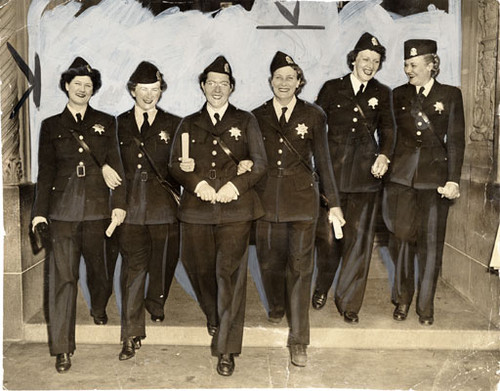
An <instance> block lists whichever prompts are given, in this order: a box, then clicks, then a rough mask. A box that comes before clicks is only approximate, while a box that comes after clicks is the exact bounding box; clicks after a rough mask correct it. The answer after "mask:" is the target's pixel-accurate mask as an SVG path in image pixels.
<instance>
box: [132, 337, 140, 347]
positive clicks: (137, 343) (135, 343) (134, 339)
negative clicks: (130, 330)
mask: <svg viewBox="0 0 500 391" xmlns="http://www.w3.org/2000/svg"><path fill="white" fill-rule="evenodd" d="M132 341H133V342H134V348H135V350H139V349H140V348H141V346H142V342H141V337H132Z"/></svg>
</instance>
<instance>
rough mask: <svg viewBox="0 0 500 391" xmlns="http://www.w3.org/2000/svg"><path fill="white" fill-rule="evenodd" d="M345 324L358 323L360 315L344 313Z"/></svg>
mask: <svg viewBox="0 0 500 391" xmlns="http://www.w3.org/2000/svg"><path fill="white" fill-rule="evenodd" d="M344 322H346V323H358V322H359V318H358V314H357V313H355V312H344Z"/></svg>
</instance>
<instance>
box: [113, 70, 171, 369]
mask: <svg viewBox="0 0 500 391" xmlns="http://www.w3.org/2000/svg"><path fill="white" fill-rule="evenodd" d="M127 87H128V90H129V92H130V94H131V95H132V97H133V98H134V100H135V105H134V107H133V108H132V109H131V110H128V111H126V112H125V113H123V114H121V115H120V116H119V117H118V139H119V143H120V151H121V157H122V160H123V166H124V169H125V178H126V184H127V204H128V207H127V217H126V219H125V221H124V224H123V225H122V226H121V227H120V228H119V243H120V252H121V254H122V256H123V264H122V273H121V282H122V285H121V286H122V332H121V340H122V343H123V347H122V351H121V352H120V355H119V359H120V360H127V359H129V358H131V357H133V356H134V355H135V349H137V348H139V347H140V346H141V339H142V338H145V337H146V327H145V319H144V315H145V312H144V309H145V308H146V309H147V310H148V312H149V313H150V314H151V320H153V321H157V322H161V321H163V319H164V317H165V315H164V311H163V307H164V304H165V300H166V299H167V296H168V292H169V290H170V285H171V283H172V279H173V277H174V272H175V266H176V265H177V260H178V256H179V225H178V223H177V203H176V201H175V200H174V198H173V196H172V194H171V193H170V191H169V189H168V184H164V185H163V186H162V184H161V183H160V179H162V180H163V179H166V180H167V182H168V183H169V184H170V185H172V187H173V188H172V189H171V191H177V192H178V191H179V185H178V184H176V183H175V182H174V181H173V179H172V178H171V177H170V175H169V171H168V159H169V157H170V147H171V145H172V140H173V137H174V133H175V129H176V128H177V125H178V124H179V121H180V118H178V117H176V116H174V115H172V114H169V113H167V112H165V111H163V110H162V109H161V108H159V107H157V103H158V101H159V100H160V98H161V94H162V92H163V91H165V89H166V88H167V84H166V83H165V80H164V78H163V75H162V73H161V72H160V71H159V70H158V68H157V67H156V66H155V65H154V64H151V63H150V62H146V61H143V62H141V63H140V64H139V66H138V67H137V68H136V70H135V71H134V72H133V73H132V75H131V76H130V80H129V81H128V84H127ZM153 166H154V167H153ZM158 175H159V176H160V178H159V177H157V176H158ZM147 273H149V285H148V290H147V294H146V299H144V288H145V284H146V274H147Z"/></svg>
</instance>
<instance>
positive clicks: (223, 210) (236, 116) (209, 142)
mask: <svg viewBox="0 0 500 391" xmlns="http://www.w3.org/2000/svg"><path fill="white" fill-rule="evenodd" d="M183 133H188V134H189V157H190V158H193V159H194V161H195V169H194V171H193V172H184V171H182V170H181V169H180V167H179V163H180V158H181V135H182V134H183ZM212 134H215V135H216V136H218V137H220V138H221V139H222V140H223V142H224V143H225V144H226V146H227V147H228V148H229V149H230V150H231V152H232V153H233V155H234V156H235V157H236V158H237V159H238V160H239V161H241V160H251V161H252V162H253V167H252V170H251V171H250V172H245V173H244V174H242V175H237V174H236V173H237V166H236V163H235V162H234V161H233V160H232V159H231V158H230V157H229V156H228V155H227V154H226V153H225V152H224V151H223V149H222V147H221V146H220V144H219V143H218V142H217V140H216V139H215V138H214V137H213V136H212ZM266 167H267V159H266V152H265V149H264V144H263V142H262V136H261V134H260V131H259V126H258V124H257V121H256V119H255V117H254V116H253V115H252V114H251V113H249V112H246V111H243V110H239V109H237V108H236V107H234V106H233V105H231V104H230V105H229V106H228V108H227V110H226V112H225V114H224V116H223V117H222V119H221V121H220V123H219V124H218V125H217V127H215V126H214V125H213V124H212V121H211V119H210V115H209V114H208V111H207V109H206V104H205V105H204V106H203V108H202V109H201V110H200V111H199V112H197V113H194V114H192V115H190V116H188V117H186V118H184V119H183V120H182V121H181V123H180V125H179V128H178V129H177V131H176V135H175V139H174V145H173V149H172V155H171V160H170V170H171V173H172V175H173V176H174V178H175V179H176V180H177V181H178V182H179V183H180V184H181V185H182V186H183V188H184V191H183V194H182V197H181V204H180V206H179V215H178V216H179V219H180V220H181V221H183V222H186V223H192V224H223V223H232V222H240V221H251V220H255V219H257V218H259V217H261V216H262V215H263V214H264V211H263V208H262V205H261V202H260V200H259V197H258V196H257V193H256V191H255V190H254V186H255V184H256V183H257V181H258V180H259V179H260V178H261V177H262V175H263V174H264V172H265V171H266ZM201 181H206V182H207V183H208V184H209V185H210V186H212V187H213V188H214V189H215V191H218V190H219V189H220V188H221V187H222V186H223V185H225V184H226V183H227V182H228V181H231V182H232V183H233V184H234V185H235V186H236V188H237V189H238V192H239V196H238V199H237V200H235V201H232V202H229V203H226V204H223V203H219V202H217V203H215V204H212V203H210V202H207V201H202V200H201V198H198V197H197V196H196V194H195V193H194V190H195V188H196V186H197V185H198V183H199V182H201Z"/></svg>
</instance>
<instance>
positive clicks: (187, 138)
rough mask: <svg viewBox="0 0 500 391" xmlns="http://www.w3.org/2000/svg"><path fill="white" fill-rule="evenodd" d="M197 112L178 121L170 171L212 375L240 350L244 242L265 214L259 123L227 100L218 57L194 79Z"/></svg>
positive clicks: (228, 370)
mask: <svg viewBox="0 0 500 391" xmlns="http://www.w3.org/2000/svg"><path fill="white" fill-rule="evenodd" d="M199 80H200V86H201V89H202V90H203V92H204V94H205V97H206V100H207V102H206V104H205V105H204V106H203V107H202V109H201V110H200V111H198V112H196V113H194V114H192V115H189V116H187V117H186V118H184V119H183V120H182V122H181V124H180V125H179V128H178V130H177V132H176V135H175V140H174V145H173V148H172V155H171V160H170V167H171V168H170V169H171V172H172V175H173V176H174V177H175V178H176V179H177V180H178V181H179V183H180V184H181V185H182V186H183V188H184V191H183V194H182V199H181V204H180V207H179V219H180V221H181V238H182V239H181V260H182V263H183V265H184V267H185V269H186V271H187V274H188V276H189V279H190V281H191V284H192V286H193V289H194V291H195V293H196V297H197V299H198V302H199V304H200V307H201V309H202V310H203V312H204V314H205V316H206V318H207V328H208V332H209V334H210V335H213V340H212V352H213V354H214V355H216V356H218V363H217V372H218V373H219V374H220V375H222V376H230V375H231V374H232V373H233V371H234V366H235V364H234V356H235V355H238V354H239V353H240V352H241V344H242V338H243V326H244V318H245V298H246V286H247V284H246V281H247V263H248V262H247V261H248V243H249V237H250V229H251V226H252V220H255V219H257V218H259V217H261V216H262V215H263V214H264V211H263V209H262V205H261V203H260V200H259V198H258V196H257V193H256V192H255V190H254V185H255V184H256V183H257V181H258V180H259V179H260V178H261V177H262V175H263V174H264V172H265V170H266V166H267V160H266V153H265V150H264V145H263V143H262V137H261V134H260V131H259V127H258V124H257V121H256V120H255V118H254V116H253V115H252V114H250V113H248V112H245V111H242V110H239V109H237V108H236V107H234V106H233V105H231V104H230V103H229V101H228V100H229V96H230V94H231V93H232V91H233V89H234V84H235V80H234V78H233V75H232V71H231V67H230V65H229V63H228V62H227V60H226V59H225V58H224V57H222V56H219V57H217V59H215V61H214V62H213V63H212V64H210V65H209V66H208V67H207V68H206V69H205V70H204V71H203V73H202V74H201V75H200V78H199Z"/></svg>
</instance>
